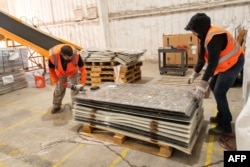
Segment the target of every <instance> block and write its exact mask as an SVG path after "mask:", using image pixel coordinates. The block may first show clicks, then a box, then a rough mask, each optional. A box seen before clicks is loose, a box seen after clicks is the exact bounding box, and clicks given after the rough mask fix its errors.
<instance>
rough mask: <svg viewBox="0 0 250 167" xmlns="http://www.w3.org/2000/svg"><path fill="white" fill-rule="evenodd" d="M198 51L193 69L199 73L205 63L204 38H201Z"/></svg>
mask: <svg viewBox="0 0 250 167" xmlns="http://www.w3.org/2000/svg"><path fill="white" fill-rule="evenodd" d="M199 45H200V46H199V53H198V60H197V63H196V65H195V68H194V71H195V72H196V73H200V71H201V70H202V68H203V66H204V64H205V58H204V54H205V47H204V40H201V43H200V44H199Z"/></svg>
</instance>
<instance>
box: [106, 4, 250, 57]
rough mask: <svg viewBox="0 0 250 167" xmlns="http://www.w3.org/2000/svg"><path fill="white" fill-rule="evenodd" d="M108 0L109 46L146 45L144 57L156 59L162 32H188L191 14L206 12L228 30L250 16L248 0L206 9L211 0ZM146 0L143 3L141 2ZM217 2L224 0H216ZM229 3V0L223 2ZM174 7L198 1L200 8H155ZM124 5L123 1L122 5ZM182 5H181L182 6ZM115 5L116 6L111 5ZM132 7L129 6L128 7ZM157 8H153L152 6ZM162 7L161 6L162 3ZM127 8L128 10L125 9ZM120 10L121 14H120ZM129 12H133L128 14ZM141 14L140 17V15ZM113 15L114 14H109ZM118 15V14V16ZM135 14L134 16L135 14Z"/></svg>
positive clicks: (216, 23) (216, 22)
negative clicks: (179, 10) (186, 29)
mask: <svg viewBox="0 0 250 167" xmlns="http://www.w3.org/2000/svg"><path fill="white" fill-rule="evenodd" d="M128 1H129V0H125V3H124V1H123V0H109V4H112V5H110V6H109V12H110V14H111V17H110V32H113V33H110V34H111V35H110V39H111V46H112V47H128V48H145V49H147V50H148V51H147V52H146V54H145V59H151V60H157V59H158V53H157V49H158V47H160V46H162V34H182V33H190V32H187V31H185V30H184V27H185V26H186V24H187V23H188V21H189V19H190V18H191V16H193V15H194V14H195V13H197V12H205V13H207V14H208V15H209V16H210V17H211V21H212V24H214V25H217V26H222V27H225V28H227V29H229V30H230V31H231V32H232V33H234V29H235V28H236V27H237V26H239V25H240V24H241V23H242V22H243V20H244V18H245V17H246V15H249V21H250V3H249V2H250V1H248V2H247V3H245V5H244V3H242V4H241V5H227V6H223V5H222V6H220V7H216V5H215V4H213V3H212V5H215V7H213V8H207V7H209V5H207V2H210V3H211V2H212V0H210V1H208V0H203V1H197V0H192V1H191V0H190V1H188V3H187V1H167V2H166V1H161V2H163V3H157V2H158V1H156V3H155V5H153V3H154V2H155V1H147V0H146V1H143V2H141V1H140V0H135V1H129V3H126V2H128ZM139 2H140V4H139ZM144 2H145V3H144ZM216 2H220V3H221V2H223V1H219V0H217V1H216ZM225 2H228V1H225ZM164 3H165V4H166V5H173V6H176V5H178V4H179V7H180V8H182V7H183V6H184V5H188V4H196V5H197V4H199V5H200V7H199V8H197V9H190V10H185V12H171V13H168V12H167V11H165V10H166V9H165V8H164V9H163V11H165V13H164V12H162V13H160V12H159V11H158V13H157V14H155V13H154V12H157V10H158V9H160V8H161V5H162V4H164ZM123 4H125V5H124V6H123ZM181 4H183V5H181ZM114 5H117V6H114ZM130 7H131V8H130ZM154 7H156V8H158V9H152V8H154ZM162 7H163V5H162ZM149 8H151V9H152V10H151V11H150V12H152V14H148V13H146V12H145V13H143V12H141V11H136V12H133V11H135V10H142V9H145V10H146V9H149ZM126 10H127V12H126ZM119 12H120V13H119ZM131 13H132V15H131ZM141 13H143V16H141ZM112 14H114V15H112ZM119 14H120V16H119ZM134 15H135V16H134Z"/></svg>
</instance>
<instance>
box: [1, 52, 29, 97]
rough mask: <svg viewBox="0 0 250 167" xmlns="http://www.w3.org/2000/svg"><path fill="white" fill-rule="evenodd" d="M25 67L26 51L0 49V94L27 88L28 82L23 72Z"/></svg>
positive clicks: (26, 64)
mask: <svg viewBox="0 0 250 167" xmlns="http://www.w3.org/2000/svg"><path fill="white" fill-rule="evenodd" d="M27 67H28V51H27V49H25V48H19V49H16V48H15V49H14V48H2V49H0V94H5V93H8V92H11V91H14V90H18V89H22V88H25V87H27V86H28V82H27V80H26V76H25V72H24V70H23V69H24V68H27Z"/></svg>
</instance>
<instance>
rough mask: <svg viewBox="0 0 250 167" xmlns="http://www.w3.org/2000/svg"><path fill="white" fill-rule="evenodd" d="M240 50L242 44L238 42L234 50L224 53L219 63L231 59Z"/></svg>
mask: <svg viewBox="0 0 250 167" xmlns="http://www.w3.org/2000/svg"><path fill="white" fill-rule="evenodd" d="M239 50H240V45H239V44H238V43H236V46H235V47H234V50H232V51H231V52H229V53H228V54H226V55H224V56H223V57H221V58H220V59H219V64H220V63H223V62H225V61H227V60H228V59H230V58H231V57H232V56H234V55H235V54H236V53H237V52H238V51H239Z"/></svg>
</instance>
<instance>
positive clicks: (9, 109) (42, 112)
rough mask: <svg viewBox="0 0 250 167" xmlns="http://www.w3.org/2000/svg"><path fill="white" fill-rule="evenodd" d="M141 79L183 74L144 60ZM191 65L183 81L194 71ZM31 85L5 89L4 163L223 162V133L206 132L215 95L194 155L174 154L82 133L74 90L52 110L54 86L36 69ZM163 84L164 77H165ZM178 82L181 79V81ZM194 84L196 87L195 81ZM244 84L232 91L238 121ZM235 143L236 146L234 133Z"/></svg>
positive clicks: (40, 166) (0, 130) (145, 166)
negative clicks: (37, 82) (42, 83)
mask: <svg viewBox="0 0 250 167" xmlns="http://www.w3.org/2000/svg"><path fill="white" fill-rule="evenodd" d="M141 69H142V80H141V81H139V83H141V84H150V83H152V84H153V83H157V82H159V81H161V83H163V82H164V80H166V84H167V79H168V78H171V77H174V76H175V75H179V74H167V75H160V72H159V69H158V64H157V63H148V62H144V63H143V66H142V68H141ZM191 71H192V69H189V70H188V72H187V74H186V76H185V77H183V81H186V78H187V77H188V76H189V75H190V74H191ZM27 79H28V81H29V87H28V88H25V89H21V90H18V91H14V92H11V93H8V94H4V95H0V111H1V112H0V167H34V166H36V167H57V166H60V167H71V166H74V167H129V166H137V167H162V166H169V167H175V166H176V167H188V166H195V167H201V166H206V165H209V164H210V165H209V166H214V167H219V166H223V162H220V161H221V160H223V151H224V149H223V147H222V146H221V144H220V142H219V140H220V137H218V136H209V135H207V130H208V129H209V128H210V127H212V126H213V125H211V124H209V122H208V120H209V117H210V116H213V115H215V113H216V104H215V101H214V99H213V96H212V95H210V97H209V98H208V99H205V100H204V103H203V106H204V110H205V113H204V114H205V120H204V122H203V127H202V132H201V133H200V135H199V138H198V141H197V143H196V145H195V147H194V149H193V153H192V154H191V155H187V154H185V153H183V152H181V151H178V150H174V152H173V155H172V156H171V157H170V158H163V157H159V156H155V155H152V154H148V153H145V152H141V151H137V150H133V149H129V148H124V147H120V146H117V145H114V144H108V143H103V142H101V141H96V140H93V139H92V138H88V137H86V136H83V135H78V133H77V129H78V128H79V127H80V126H81V123H78V122H75V121H74V120H73V118H72V112H71V110H70V106H69V105H68V104H70V102H71V98H70V95H69V92H70V91H67V94H66V97H65V98H64V100H63V104H64V105H63V107H64V111H63V112H62V113H59V114H54V115H51V114H50V109H51V102H52V94H53V90H54V87H53V86H51V85H49V82H48V80H47V85H46V87H45V88H41V89H37V88H35V86H34V79H33V77H32V75H30V74H27ZM163 84H164V83H163ZM177 84H179V83H177ZM190 89H193V88H192V87H191V86H190ZM241 91H242V90H241V87H238V88H232V89H230V91H229V93H228V97H229V103H230V107H231V111H232V114H233V116H234V117H233V122H235V119H236V117H237V115H238V113H239V112H240V111H241V109H242V105H243V100H242V98H241V93H242V92H241ZM230 144H232V145H234V146H235V141H234V139H232V140H231V141H230Z"/></svg>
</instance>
